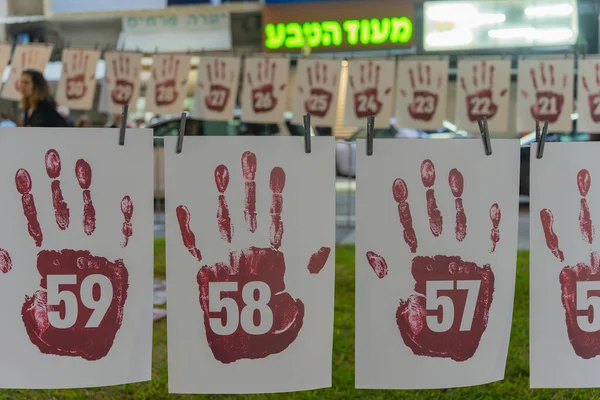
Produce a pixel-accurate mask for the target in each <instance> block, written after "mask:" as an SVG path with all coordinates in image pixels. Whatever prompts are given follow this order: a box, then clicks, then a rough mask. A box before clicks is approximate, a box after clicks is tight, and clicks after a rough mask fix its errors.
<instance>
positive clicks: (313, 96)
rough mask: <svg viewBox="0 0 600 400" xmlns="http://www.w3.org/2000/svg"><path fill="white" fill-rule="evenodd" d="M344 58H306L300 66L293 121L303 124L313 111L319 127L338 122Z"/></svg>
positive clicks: (313, 120) (298, 67)
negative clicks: (306, 115)
mask: <svg viewBox="0 0 600 400" xmlns="http://www.w3.org/2000/svg"><path fill="white" fill-rule="evenodd" d="M341 72H342V62H341V60H326V59H319V58H312V59H310V58H302V59H300V60H299V61H298V65H297V67H296V87H295V88H294V117H293V119H292V120H293V122H294V123H296V124H302V123H303V118H304V115H305V114H307V113H309V114H310V115H311V123H312V124H313V126H315V127H331V126H334V125H335V120H336V117H337V104H338V97H339V91H340V75H341Z"/></svg>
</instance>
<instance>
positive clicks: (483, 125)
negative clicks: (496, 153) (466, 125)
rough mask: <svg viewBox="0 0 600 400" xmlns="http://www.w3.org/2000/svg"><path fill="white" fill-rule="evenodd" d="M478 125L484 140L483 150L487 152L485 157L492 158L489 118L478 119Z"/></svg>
mask: <svg viewBox="0 0 600 400" xmlns="http://www.w3.org/2000/svg"><path fill="white" fill-rule="evenodd" d="M477 124H479V132H481V139H482V140H483V149H484V150H485V155H486V156H491V155H492V141H491V140H490V131H489V130H488V123H487V118H480V119H478V120H477Z"/></svg>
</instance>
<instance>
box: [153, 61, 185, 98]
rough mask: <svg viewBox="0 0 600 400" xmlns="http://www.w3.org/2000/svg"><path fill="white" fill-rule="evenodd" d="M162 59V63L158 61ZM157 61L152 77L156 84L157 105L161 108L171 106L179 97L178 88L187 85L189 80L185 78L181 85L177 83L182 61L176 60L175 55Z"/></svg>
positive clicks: (154, 64)
mask: <svg viewBox="0 0 600 400" xmlns="http://www.w3.org/2000/svg"><path fill="white" fill-rule="evenodd" d="M161 59H162V62H161V61H158V60H161ZM155 60H157V61H156V62H155V63H153V65H152V77H153V79H154V82H155V86H154V91H155V99H156V105H157V106H159V107H166V106H170V105H171V104H173V103H175V102H176V101H177V98H178V97H179V91H178V90H177V87H178V86H183V85H185V84H186V83H187V78H184V79H183V80H182V81H181V83H180V84H178V83H177V82H176V80H177V79H178V78H179V64H180V62H181V61H180V60H179V58H177V59H176V58H175V56H174V55H170V56H163V57H159V58H158V59H156V58H155ZM159 70H160V73H159V72H158V71H159ZM159 79H160V80H159Z"/></svg>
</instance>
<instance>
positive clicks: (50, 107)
mask: <svg viewBox="0 0 600 400" xmlns="http://www.w3.org/2000/svg"><path fill="white" fill-rule="evenodd" d="M23 125H24V126H32V127H39V128H59V127H65V126H67V122H66V121H65V119H64V118H63V117H62V116H61V115H60V114H59V113H58V111H56V103H54V101H53V100H52V99H45V100H40V101H38V103H37V106H36V108H35V110H33V112H32V113H31V115H29V109H25V115H24V117H23Z"/></svg>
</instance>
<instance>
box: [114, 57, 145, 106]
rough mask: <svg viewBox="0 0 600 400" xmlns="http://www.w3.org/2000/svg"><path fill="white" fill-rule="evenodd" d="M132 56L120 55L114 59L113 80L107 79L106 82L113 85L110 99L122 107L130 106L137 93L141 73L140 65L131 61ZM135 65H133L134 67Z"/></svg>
mask: <svg viewBox="0 0 600 400" xmlns="http://www.w3.org/2000/svg"><path fill="white" fill-rule="evenodd" d="M131 57H132V55H131V54H127V53H119V55H118V56H113V57H112V65H111V66H110V67H112V69H113V79H114V82H112V81H111V79H109V78H106V82H107V83H109V84H112V87H113V89H112V90H111V91H110V98H111V99H112V101H113V103H115V104H118V105H120V106H124V105H126V104H129V103H130V101H131V98H132V97H133V94H134V92H135V82H136V81H137V76H138V75H139V73H140V69H139V65H138V64H137V63H134V62H133V61H132V60H131ZM132 64H133V65H132Z"/></svg>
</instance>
